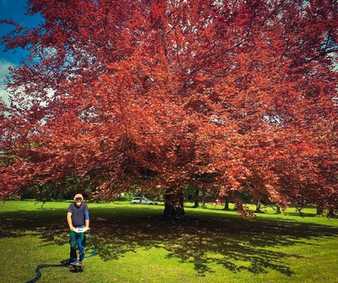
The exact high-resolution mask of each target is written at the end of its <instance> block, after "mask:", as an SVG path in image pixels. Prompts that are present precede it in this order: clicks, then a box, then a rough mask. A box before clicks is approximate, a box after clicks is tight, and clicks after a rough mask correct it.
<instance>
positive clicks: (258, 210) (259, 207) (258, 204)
mask: <svg viewBox="0 0 338 283" xmlns="http://www.w3.org/2000/svg"><path fill="white" fill-rule="evenodd" d="M261 205H262V203H261V201H260V200H258V201H257V203H256V210H255V213H263V211H262V210H261Z"/></svg>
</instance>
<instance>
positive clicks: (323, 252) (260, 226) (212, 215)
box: [0, 201, 338, 283]
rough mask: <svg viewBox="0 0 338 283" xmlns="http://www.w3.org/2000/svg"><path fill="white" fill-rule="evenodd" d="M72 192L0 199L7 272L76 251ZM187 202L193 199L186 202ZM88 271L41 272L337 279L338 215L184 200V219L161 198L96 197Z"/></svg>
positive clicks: (109, 278)
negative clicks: (52, 198)
mask: <svg viewBox="0 0 338 283" xmlns="http://www.w3.org/2000/svg"><path fill="white" fill-rule="evenodd" d="M68 205H69V203H67V202H48V203H46V204H45V205H44V206H43V207H41V203H36V202H34V201H8V202H1V203H0V249H1V257H0V282H6V283H7V282H8V283H9V282H27V281H29V280H30V279H32V278H33V277H34V275H35V269H36V267H37V266H38V265H40V264H47V265H48V264H50V265H57V264H59V262H60V261H61V260H63V259H66V258H67V256H68V252H69V245H68V238H67V225H66V219H65V215H66V208H67V207H68ZM187 206H189V204H187ZM89 208H90V212H91V221H92V224H91V228H92V231H91V238H89V239H88V242H87V243H88V248H87V254H90V253H91V251H92V247H93V244H95V247H96V252H97V255H96V256H92V257H89V258H88V259H86V260H85V271H84V272H82V273H71V272H69V271H68V269H67V268H65V267H60V266H46V267H43V268H42V269H41V273H42V276H41V278H40V280H39V281H38V282H72V283H75V282H91V283H92V282H165V283H167V282H180V283H185V282H212V283H214V282H215V283H217V282H222V283H223V282H245V283H250V282H264V283H265V282H328V283H329V282H338V219H327V218H326V217H318V216H315V211H314V210H313V209H305V211H304V215H305V217H300V216H298V215H297V214H296V213H295V211H294V209H288V210H287V211H286V213H285V214H283V215H278V214H274V212H273V210H272V209H266V212H265V213H264V214H259V215H257V217H256V218H255V219H242V218H240V217H239V216H238V215H237V214H236V212H234V211H229V212H224V211H223V210H221V207H220V206H218V207H216V206H213V205H209V206H207V208H198V209H193V208H189V207H187V208H186V214H187V216H186V218H184V219H183V220H181V221H180V222H178V223H167V222H165V221H163V220H162V219H161V217H160V216H161V213H162V209H163V207H162V206H161V205H158V206H145V205H130V204H128V203H127V202H113V203H104V204H103V203H102V204H97V203H89Z"/></svg>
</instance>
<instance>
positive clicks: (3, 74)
mask: <svg viewBox="0 0 338 283" xmlns="http://www.w3.org/2000/svg"><path fill="white" fill-rule="evenodd" d="M13 66H14V64H13V63H11V62H9V61H7V60H0V98H1V99H2V100H4V101H5V103H9V99H8V92H7V91H6V89H5V82H6V78H7V75H8V74H9V70H8V68H9V67H13Z"/></svg>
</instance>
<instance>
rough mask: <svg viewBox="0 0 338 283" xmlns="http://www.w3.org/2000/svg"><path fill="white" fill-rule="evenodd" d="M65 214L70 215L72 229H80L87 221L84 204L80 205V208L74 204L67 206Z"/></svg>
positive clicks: (87, 213) (87, 216)
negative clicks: (69, 213)
mask: <svg viewBox="0 0 338 283" xmlns="http://www.w3.org/2000/svg"><path fill="white" fill-rule="evenodd" d="M67 212H71V213H72V222H73V226H74V227H80V226H84V225H85V219H89V211H88V206H87V204H86V203H84V202H83V203H81V205H80V207H77V206H76V205H75V204H74V203H72V204H71V205H69V207H68V209H67Z"/></svg>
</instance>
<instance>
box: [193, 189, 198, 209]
mask: <svg viewBox="0 0 338 283" xmlns="http://www.w3.org/2000/svg"><path fill="white" fill-rule="evenodd" d="M199 192H200V190H199V189H196V191H195V196H194V206H193V207H194V208H196V207H199V206H200V204H199Z"/></svg>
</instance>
